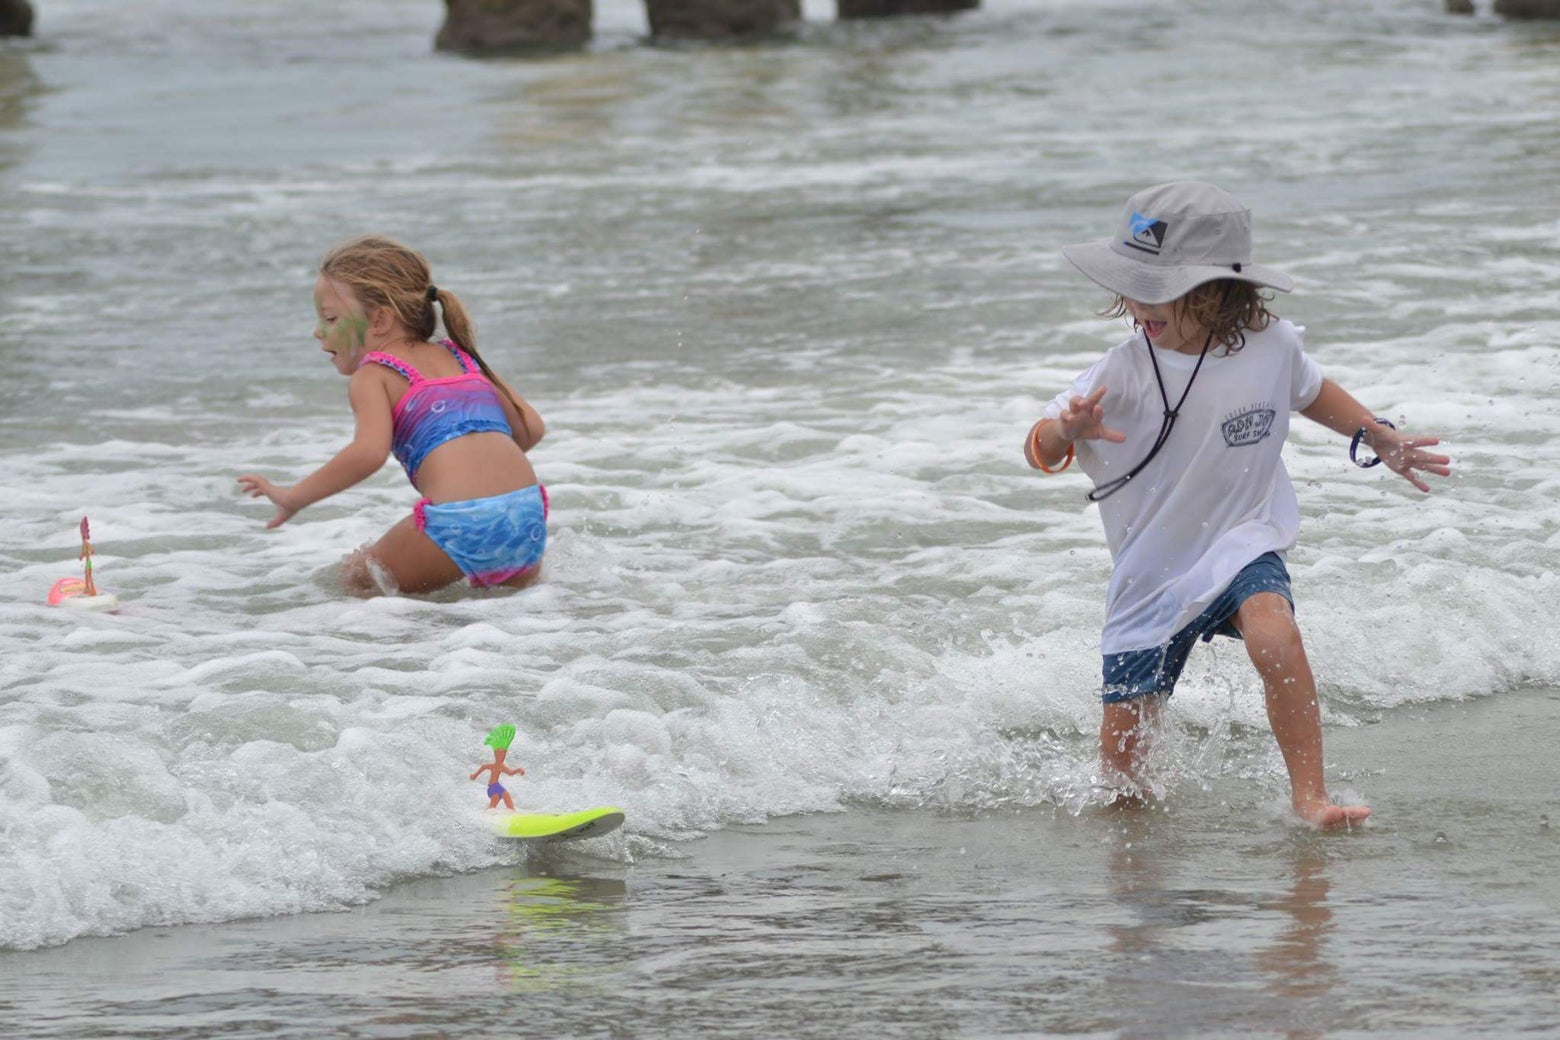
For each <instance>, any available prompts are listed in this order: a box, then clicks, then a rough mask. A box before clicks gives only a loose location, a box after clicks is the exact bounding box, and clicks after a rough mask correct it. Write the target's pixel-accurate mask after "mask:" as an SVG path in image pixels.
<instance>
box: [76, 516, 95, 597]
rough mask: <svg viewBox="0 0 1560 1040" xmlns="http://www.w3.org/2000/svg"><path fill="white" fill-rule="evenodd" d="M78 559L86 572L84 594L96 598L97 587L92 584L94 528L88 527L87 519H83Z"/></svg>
mask: <svg viewBox="0 0 1560 1040" xmlns="http://www.w3.org/2000/svg"><path fill="white" fill-rule="evenodd" d="M76 559H78V560H80V561H81V565H82V567H83V568H84V569H85V571H86V577H85V579H84V584H85V586H86V587H85V588H84V589H82V594H83V595H87V596H96V595H97V594H98V590H97V586H96V585H94V584H93V583H92V528H90V527H88V526H87V518H86V517H82V518H81V552H79V553H77V554H76Z"/></svg>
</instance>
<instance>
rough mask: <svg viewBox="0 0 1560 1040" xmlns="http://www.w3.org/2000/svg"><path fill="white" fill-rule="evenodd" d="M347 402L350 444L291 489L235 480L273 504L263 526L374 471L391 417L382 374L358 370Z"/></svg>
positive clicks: (384, 451)
mask: <svg viewBox="0 0 1560 1040" xmlns="http://www.w3.org/2000/svg"><path fill="white" fill-rule="evenodd" d="M347 400H348V401H350V402H351V404H352V413H353V415H354V416H355V417H356V419H357V432H356V433H355V434H354V435H353V437H352V443H351V444H348V445H347V446H346V447H345V448H342V449H341V450H340V451H338V452H337V453H336V455H335V457H334V458H332V459H331V460H330V461H329V462H327V463H325V465H323V466H321V467H320V468H319V469H317V470H315V471H314V472H313V473H311V474H309V475H308V476H307V477H304V478H303V479H302V480H300V481H298V483H296V484H293V485H292V486H291V487H284V486H281V485H278V484H273V483H271V482H270V481H269V480H267V479H265V478H264V477H261V476H257V475H255V474H252V473H246V474H244V475H242V476H240V477H239V478H238V483H239V486H240V487H241V488H243V490H244V491H245V492H246V493H248V495H249V496H250V497H251V498H258V497H259V496H261V495H264V496H265V497H266V498H268V499H270V500H271V501H272V502H273V503H274V504H275V505H276V515H275V516H273V517H272V518H271V519H270V521H269V522H268V523H267V524H266V525H265V526H266V527H280V526H281V525H282V524H284V523H286V522H287V521H288V520H289V519H291V518H292V516H293V514H294V513H296V512H298V510H300V509H303V508H304V507H305V506H311V505H313V504H314V503H316V502H318V501H320V500H321V499H325V498H329V497H330V496H331V495H334V494H336V493H337V492H338V491H345V490H346V489H347V488H349V487H351V486H352V485H353V484H356V483H358V482H360V481H362V480H365V479H367V478H368V477H371V476H373V475H374V474H375V473H377V472H379V467H381V466H383V465H384V464H385V459H387V458H389V456H390V436H391V428H392V418H391V410H390V398H389V395H388V393H387V392H386V389H385V385H384V381H383V375H382V373H381V372H380V371H379V370H378V369H377V367H376V368H363V369H359V370H358V371H357V372H356V373H355V374H354V375H353V376H352V380H351V382H349V383H348V384H347Z"/></svg>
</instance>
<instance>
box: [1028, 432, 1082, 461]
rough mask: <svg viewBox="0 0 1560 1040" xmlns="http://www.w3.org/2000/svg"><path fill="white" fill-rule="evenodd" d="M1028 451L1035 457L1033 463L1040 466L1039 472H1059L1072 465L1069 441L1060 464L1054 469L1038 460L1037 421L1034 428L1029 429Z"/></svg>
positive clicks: (1071, 447)
mask: <svg viewBox="0 0 1560 1040" xmlns="http://www.w3.org/2000/svg"><path fill="white" fill-rule="evenodd" d="M1029 452H1030V454H1032V455H1033V456H1034V457H1035V465H1036V466H1039V467H1040V472H1041V473H1060V472H1061V471H1062V470H1064V469H1066V468H1067V467H1068V466H1071V465H1072V460H1073V446H1072V443H1071V442H1068V445H1067V454H1066V456H1064V457H1063V458H1062V464H1061V465H1060V466H1057V467H1056V468H1055V469H1052V468H1051V467H1050V466H1047V465H1046V464H1045V463H1043V462H1041V461H1040V424H1039V423H1035V428H1034V429H1033V430H1031V431H1029Z"/></svg>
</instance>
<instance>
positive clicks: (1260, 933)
mask: <svg viewBox="0 0 1560 1040" xmlns="http://www.w3.org/2000/svg"><path fill="white" fill-rule="evenodd" d="M1556 733H1560V691H1557V690H1552V689H1529V690H1521V691H1515V692H1509V693H1505V694H1501V695H1498V696H1494V697H1489V698H1485V699H1482V700H1478V701H1473V702H1466V703H1457V704H1440V705H1435V706H1431V707H1427V708H1425V709H1422V710H1421V709H1400V710H1398V711H1396V712H1394V713H1392V714H1390V715H1389V716H1386V717H1383V718H1382V719H1381V720H1380V721H1379V722H1377V723H1375V724H1372V725H1365V726H1360V727H1355V728H1348V729H1334V730H1330V731H1329V733H1328V754H1329V760H1330V761H1331V762H1334V763H1341V762H1347V763H1351V764H1354V765H1356V767H1357V768H1356V769H1354V770H1353V771H1352V772H1350V773H1347V774H1345V775H1346V777H1347V778H1348V784H1349V786H1351V787H1353V788H1354V789H1355V790H1357V791H1358V792H1359V793H1360V794H1362V795H1364V796H1366V797H1367V798H1368V800H1369V801H1370V802H1371V804H1372V806H1373V807H1374V809H1375V815H1374V816H1373V817H1372V819H1371V822H1370V824H1369V826H1368V827H1367V828H1365V829H1363V830H1362V831H1359V832H1356V833H1351V834H1345V835H1334V836H1325V835H1318V834H1314V833H1310V832H1307V831H1304V830H1301V829H1298V828H1296V827H1295V826H1293V825H1292V824H1291V823H1289V822H1288V821H1287V820H1286V819H1285V817H1284V814H1283V812H1282V803H1281V801H1280V800H1279V799H1277V798H1275V797H1274V791H1272V790H1264V791H1258V790H1255V789H1254V787H1253V785H1252V784H1249V783H1243V782H1242V781H1239V780H1236V779H1229V780H1224V781H1220V782H1218V783H1216V784H1214V785H1213V786H1212V787H1211V788H1210V789H1208V790H1199V789H1197V788H1196V787H1195V786H1191V785H1188V786H1187V787H1186V788H1184V789H1182V788H1177V789H1176V790H1174V791H1172V792H1171V794H1170V797H1169V798H1168V799H1167V801H1166V802H1165V804H1164V805H1163V806H1162V807H1160V808H1159V809H1155V810H1148V811H1142V812H1136V813H1127V814H1122V813H1111V812H1102V813H1093V814H1088V815H1085V816H1083V817H1079V818H1075V817H1072V816H1069V815H1067V814H1065V813H1062V812H1059V811H1056V810H1052V809H1047V808H1039V809H1033V810H1027V811H1022V812H1011V813H999V814H985V815H980V816H975V817H970V816H949V815H942V814H936V813H905V812H888V811H882V810H876V809H871V808H859V809H855V810H852V811H850V812H847V813H843V814H838V815H812V816H798V817H790V818H784V819H777V820H774V821H772V822H770V823H768V824H766V825H763V826H752V827H741V828H732V829H730V830H726V831H722V832H719V833H716V834H713V835H710V836H709V837H707V838H705V839H702V840H698V841H693V842H689V843H686V844H684V845H682V846H680V849H681V850H682V851H683V852H684V853H686V857H685V858H681V859H650V860H646V861H644V862H640V863H637V864H633V865H623V864H618V863H612V862H608V861H605V860H602V859H596V858H592V857H589V856H584V855H579V854H578V853H577V852H575V851H574V850H571V849H569V848H566V847H561V846H554V847H552V848H551V849H550V850H548V851H545V852H543V853H541V854H526V853H524V852H521V851H518V850H517V852H516V862H515V865H514V866H513V867H508V868H503V869H498V870H490V871H485V872H482V873H479V874H474V875H468V876H461V877H451V878H447V879H439V880H422V881H416V882H412V883H408V884H405V885H402V886H398V887H396V888H394V889H392V890H391V891H390V892H388V893H387V894H386V895H385V897H384V898H383V899H381V900H379V901H378V902H375V903H373V904H370V905H367V906H364V907H362V908H360V909H357V910H354V911H351V912H346V913H336V914H313V915H301V916H296V917H288V918H277V919H267V920H255V921H244V922H236V923H230V924H224V925H213V926H187V927H179V928H158V929H145V930H142V931H139V932H136V933H134V934H131V935H127V936H122V937H116V938H106V939H82V940H78V941H76V942H73V943H70V944H69V945H67V946H65V947H62V948H57V949H51V950H41V951H33V952H27V953H9V954H4V955H0V1020H8V1027H7V1028H6V1029H5V1030H4V1032H5V1033H6V1035H8V1036H14V1037H152V1036H156V1037H208V1036H215V1035H221V1036H267V1037H319V1036H325V1035H331V1036H374V1037H424V1036H427V1037H433V1036H446V1037H476V1036H484V1035H520V1036H537V1037H544V1036H545V1037H552V1036H601V1037H640V1036H651V1037H654V1036H667V1037H673V1036H677V1037H686V1036H722V1037H831V1038H837V1037H847V1036H848V1037H885V1036H904V1037H944V1036H946V1037H985V1036H1050V1035H1068V1036H1127V1037H1136V1036H1142V1037H1174V1036H1199V1037H1207V1036H1231V1037H1235V1036H1250V1035H1280V1036H1288V1037H1323V1036H1327V1037H1335V1036H1337V1037H1347V1036H1367V1035H1369V1036H1416V1037H1441V1036H1444V1037H1467V1036H1512V1035H1516V1034H1518V1033H1524V1032H1526V1033H1528V1034H1529V1035H1544V1033H1545V1031H1546V1030H1554V1029H1556V1028H1557V1025H1556V1024H1557V1023H1560V996H1557V994H1560V784H1557V783H1556V780H1555V770H1554V767H1553V761H1554V756H1553V745H1554V740H1555V734H1556ZM1332 773H1333V774H1334V775H1337V774H1338V773H1339V770H1338V769H1337V768H1334V769H1333V770H1332Z"/></svg>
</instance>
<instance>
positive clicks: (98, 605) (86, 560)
mask: <svg viewBox="0 0 1560 1040" xmlns="http://www.w3.org/2000/svg"><path fill="white" fill-rule="evenodd" d="M92 552H93V550H92V529H91V528H90V527H89V526H87V518H86V517H82V518H81V552H79V553H77V554H76V559H78V560H80V561H81V566H82V571H83V577H80V578H61V579H60V580H59V581H57V582H55V583H54V587H53V588H51V589H50V590H49V596H48V604H49V606H51V607H60V606H68V607H75V608H76V609H78V610H113V609H114V608H115V607H117V606H119V598H118V597H117V596H115V595H113V594H112V593H108V592H99V591H98V588H97V584H96V583H95V582H94V581H93V580H92Z"/></svg>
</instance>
